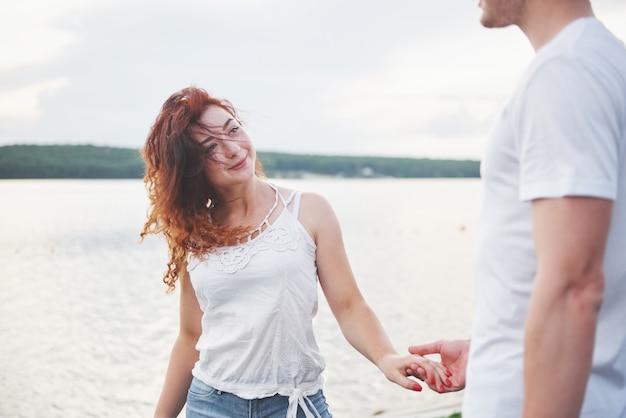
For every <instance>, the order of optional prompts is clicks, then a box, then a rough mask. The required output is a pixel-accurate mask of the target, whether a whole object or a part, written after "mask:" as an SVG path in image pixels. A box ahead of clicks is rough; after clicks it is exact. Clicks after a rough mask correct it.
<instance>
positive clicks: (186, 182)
mask: <svg viewBox="0 0 626 418" xmlns="http://www.w3.org/2000/svg"><path fill="white" fill-rule="evenodd" d="M209 106H219V107H221V108H222V109H224V110H225V111H227V112H228V113H230V114H231V115H232V116H233V117H234V118H235V119H238V118H237V112H236V111H235V108H234V107H233V105H232V104H231V103H230V102H228V101H227V100H223V99H217V98H215V97H212V96H210V95H209V94H208V93H207V92H206V91H205V90H203V89H200V88H196V87H187V88H185V89H183V90H180V91H178V92H176V93H174V94H172V95H171V96H170V97H169V98H168V99H167V100H166V101H165V103H164V104H163V106H162V108H161V111H160V112H159V115H158V116H157V118H156V121H155V122H154V124H153V126H152V129H151V130H150V134H149V135H148V138H147V139H146V143H145V145H144V147H143V149H142V152H141V155H142V158H143V160H144V162H145V165H146V169H145V175H144V183H145V185H146V189H147V191H148V197H149V199H150V208H149V210H148V219H147V221H146V223H145V225H144V227H143V229H142V231H141V234H140V235H141V238H142V239H144V238H145V237H146V235H148V234H163V235H164V236H165V239H166V241H167V245H168V247H169V262H168V263H167V271H166V272H165V275H164V276H163V282H164V283H165V284H166V285H167V286H168V292H171V291H173V290H174V288H175V284H176V281H177V280H178V278H179V276H180V275H181V274H183V273H184V272H185V270H186V265H187V259H188V256H189V255H190V254H191V255H193V256H195V257H198V258H201V257H203V256H204V255H206V254H207V253H208V252H209V251H211V250H212V249H214V248H216V247H220V246H223V245H225V243H227V242H228V241H229V238H232V236H233V235H236V234H239V233H241V228H229V227H223V226H217V225H214V224H213V223H211V221H210V218H209V216H208V209H207V208H208V205H209V203H210V202H211V200H212V199H215V198H216V194H215V192H214V190H213V188H212V186H211V183H210V180H209V179H208V178H207V176H206V174H205V171H204V165H205V163H206V156H205V153H204V151H203V149H202V147H201V146H200V144H199V143H198V142H196V141H195V140H194V139H193V137H192V130H193V129H194V128H196V127H198V126H200V122H199V120H200V118H201V116H202V114H203V113H204V111H205V110H206V109H207V108H208V107H209ZM255 171H256V174H257V175H258V176H263V168H262V166H261V163H260V162H259V160H258V158H257V160H256V165H255Z"/></svg>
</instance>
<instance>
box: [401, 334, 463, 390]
mask: <svg viewBox="0 0 626 418" xmlns="http://www.w3.org/2000/svg"><path fill="white" fill-rule="evenodd" d="M469 347H470V340H439V341H435V342H432V343H428V344H421V345H413V346H411V347H409V352H410V353H411V354H418V355H420V356H426V355H429V354H439V356H440V358H441V365H442V366H444V367H445V368H446V370H448V371H449V372H450V373H448V374H449V375H450V382H451V384H449V385H446V388H445V392H454V391H458V390H461V389H463V388H465V369H466V367H467V356H468V354H469ZM441 392H443V391H441Z"/></svg>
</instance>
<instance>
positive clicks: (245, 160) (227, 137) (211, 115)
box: [194, 106, 256, 188]
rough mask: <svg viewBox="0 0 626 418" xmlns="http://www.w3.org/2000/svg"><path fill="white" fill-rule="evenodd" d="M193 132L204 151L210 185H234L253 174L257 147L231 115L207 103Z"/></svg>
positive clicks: (217, 186)
mask: <svg viewBox="0 0 626 418" xmlns="http://www.w3.org/2000/svg"><path fill="white" fill-rule="evenodd" d="M199 122H200V124H202V125H203V127H202V128H201V127H197V128H196V129H195V132H194V140H195V141H196V142H198V143H199V144H200V145H201V146H202V149H203V150H204V152H205V165H204V171H205V173H206V175H207V177H208V179H209V182H210V183H211V185H212V186H213V187H216V188H219V187H224V186H231V185H236V184H239V183H241V182H245V181H248V180H250V179H251V178H252V177H253V176H254V166H255V162H256V151H255V149H254V146H253V145H252V142H251V141H250V138H249V137H248V134H247V133H246V131H244V130H243V128H242V127H241V124H240V123H239V121H237V119H235V117H234V116H233V115H231V114H230V113H229V112H227V111H226V110H224V109H223V108H221V107H219V106H209V107H208V108H207V109H206V110H205V111H204V113H203V114H202V117H201V118H200V121H199Z"/></svg>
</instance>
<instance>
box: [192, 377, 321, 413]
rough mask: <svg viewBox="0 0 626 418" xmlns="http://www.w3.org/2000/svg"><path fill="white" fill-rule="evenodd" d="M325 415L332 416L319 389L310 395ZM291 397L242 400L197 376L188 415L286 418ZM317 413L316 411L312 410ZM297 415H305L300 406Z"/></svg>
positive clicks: (277, 396) (319, 411)
mask: <svg viewBox="0 0 626 418" xmlns="http://www.w3.org/2000/svg"><path fill="white" fill-rule="evenodd" d="M308 399H309V400H310V401H311V402H312V403H313V405H314V406H315V408H316V409H317V412H318V413H319V415H320V416H321V417H322V418H332V415H331V414H330V412H329V411H328V404H327V403H326V398H325V397H324V393H323V392H322V391H321V390H320V391H319V392H317V393H316V394H314V395H311V396H308ZM307 404H308V402H307ZM288 406H289V397H287V396H282V395H274V396H270V397H268V398H261V399H242V398H240V397H239V396H236V395H233V394H232V393H228V392H222V391H219V390H216V389H215V388H213V387H211V386H209V385H207V384H206V383H204V382H202V381H200V380H198V379H196V378H195V377H194V378H193V380H192V381H191V386H190V387H189V392H188V393H187V406H186V408H185V409H186V411H187V418H285V416H286V415H287V407H288ZM313 415H314V416H317V415H315V413H314V412H313ZM297 417H298V418H305V415H304V411H302V409H301V408H300V407H298V415H297Z"/></svg>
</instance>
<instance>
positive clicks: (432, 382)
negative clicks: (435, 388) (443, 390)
mask: <svg viewBox="0 0 626 418" xmlns="http://www.w3.org/2000/svg"><path fill="white" fill-rule="evenodd" d="M430 384H431V385H434V384H435V377H434V376H433V377H431V378H430Z"/></svg>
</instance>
